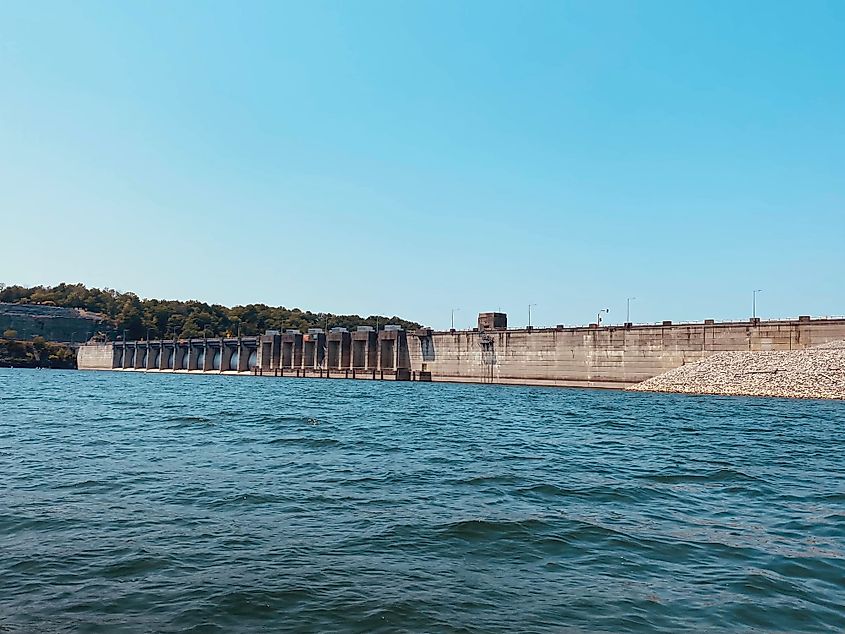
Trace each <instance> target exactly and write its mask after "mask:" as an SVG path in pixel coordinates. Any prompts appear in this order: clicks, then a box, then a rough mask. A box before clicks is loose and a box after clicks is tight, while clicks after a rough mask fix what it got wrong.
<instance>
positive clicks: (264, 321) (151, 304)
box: [0, 284, 419, 339]
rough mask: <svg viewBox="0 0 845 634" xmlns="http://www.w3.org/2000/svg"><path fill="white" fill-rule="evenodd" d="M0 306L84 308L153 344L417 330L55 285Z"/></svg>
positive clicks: (16, 289)
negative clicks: (286, 333)
mask: <svg viewBox="0 0 845 634" xmlns="http://www.w3.org/2000/svg"><path fill="white" fill-rule="evenodd" d="M0 302H11V303H30V304H44V305H48V306H62V307H65V308H82V309H85V310H89V311H92V312H96V313H101V314H103V315H105V316H106V317H107V318H108V326H107V327H106V328H107V329H108V328H109V327H110V328H111V333H110V334H111V335H112V336H114V335H119V336H122V335H123V331H124V330H126V337H127V339H143V338H145V337H147V335H148V334H149V337H150V338H152V339H155V338H161V337H174V336H176V337H181V338H186V337H202V336H207V337H219V336H232V335H237V334H238V331H239V330H240V333H241V334H242V335H255V334H261V333H263V332H264V331H265V330H267V329H285V328H297V329H301V330H304V329H306V328H315V327H320V328H325V327H326V326H328V327H329V328H332V327H334V326H345V327H347V328H353V327H355V326H359V325H368V326H374V327H375V326H378V327H380V328H381V327H383V326H384V325H385V324H386V323H390V324H400V325H402V326H404V327H405V328H409V329H410V328H418V327H419V324H417V323H415V322H412V321H407V320H405V319H400V318H398V317H395V316H394V317H386V316H384V315H370V316H369V317H361V316H359V315H333V314H330V313H313V312H311V311H302V310H300V309H298V308H292V309H288V308H285V307H283V306H278V307H274V306H267V305H265V304H248V305H246V306H234V307H232V308H228V307H226V306H221V305H219V304H206V303H205V302H199V301H178V300H160V299H141V298H139V297H138V296H137V295H135V294H134V293H121V292H118V291H116V290H114V289H110V288H106V289H98V288H88V287H86V286H85V285H84V284H59V285H58V286H52V287H50V286H34V287H31V288H27V287H24V286H7V285H5V284H0Z"/></svg>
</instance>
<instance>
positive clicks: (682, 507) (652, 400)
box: [0, 370, 845, 632]
mask: <svg viewBox="0 0 845 634" xmlns="http://www.w3.org/2000/svg"><path fill="white" fill-rule="evenodd" d="M844 602H845V403H843V402H823V401H790V400H778V399H751V398H725V397H709V396H706V397H704V396H703V397H695V396H680V395H669V394H631V393H624V392H611V391H607V392H605V391H594V390H575V389H571V390H564V389H547V388H531V387H500V386H486V385H447V384H418V383H414V384H409V383H395V382H367V381H361V382H356V381H344V380H319V379H290V378H285V379H272V378H255V377H228V376H226V377H222V376H186V375H166V374H161V375H155V374H140V373H138V374H136V373H108V372H103V373H86V372H72V371H67V372H61V371H34V370H0V632H44V631H74V632H150V631H160V632H176V631H188V632H257V631H268V632H269V631H284V630H295V631H320V632H328V631H358V632H364V631H367V632H370V631H383V632H394V631H443V632H448V631H459V632H492V631H499V632H502V631H521V632H561V631H565V632H569V631H574V632H581V631H583V632H590V631H607V632H618V631H622V630H624V631H649V632H653V631H664V632H678V631H681V630H694V631H726V632H728V631H730V632H735V631H751V630H753V631H785V632H787V631H788V632H797V631H831V632H834V631H842V630H843V629H845V607H844V606H843V603H844Z"/></svg>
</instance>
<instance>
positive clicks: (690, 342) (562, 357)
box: [77, 313, 845, 388]
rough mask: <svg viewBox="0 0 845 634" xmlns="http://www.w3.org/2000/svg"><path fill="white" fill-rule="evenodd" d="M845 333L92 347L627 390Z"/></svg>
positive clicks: (753, 326)
mask: <svg viewBox="0 0 845 634" xmlns="http://www.w3.org/2000/svg"><path fill="white" fill-rule="evenodd" d="M843 339H845V319H828V318H825V319H812V318H810V317H808V316H803V317H799V318H798V319H793V320H772V321H762V320H760V319H750V320H748V321H742V322H739V321H737V322H715V321H713V320H705V321H704V322H701V323H690V324H673V323H672V322H668V321H666V322H663V323H662V324H659V325H639V324H637V325H635V324H630V323H629V324H624V325H622V326H599V325H598V324H591V325H589V326H580V327H564V326H557V327H554V328H531V327H528V328H519V329H509V328H508V327H507V316H506V315H505V314H503V313H481V314H480V315H479V316H478V327H477V328H473V329H472V330H460V331H458V330H448V331H434V330H431V329H428V328H421V329H419V330H415V331H405V330H403V329H402V328H400V327H398V326H389V325H388V326H385V328H384V330H380V331H378V332H376V331H374V330H373V329H372V328H371V327H363V326H362V327H358V328H357V330H355V331H354V332H349V331H348V330H347V329H345V328H333V329H331V330H329V331H328V332H325V331H323V330H322V329H319V328H313V329H310V330H309V331H308V332H307V333H302V332H299V331H291V330H286V331H284V332H280V331H267V332H266V333H265V334H263V335H258V336H248V337H238V338H225V337H224V338H203V339H190V340H187V339H185V340H180V339H175V340H152V341H126V342H122V341H117V342H108V343H87V344H85V345H83V346H80V348H79V353H78V358H77V361H78V367H79V368H80V369H83V370H119V371H136V372H137V371H143V372H184V373H215V374H249V375H259V376H272V377H291V376H292V377H315V378H349V379H370V380H399V381H453V382H471V383H498V384H522V385H550V386H563V387H604V388H626V387H629V386H631V385H635V384H637V383H640V382H642V381H644V380H646V379H650V378H652V377H654V376H657V375H659V374H663V373H664V372H667V371H669V370H673V369H675V368H678V367H680V366H683V365H686V364H688V363H692V362H696V361H700V360H702V359H704V358H706V357H708V356H710V355H712V354H715V353H717V352H745V351H763V350H781V351H783V350H786V351H788V350H802V349H805V348H810V347H813V346H817V345H820V344H824V343H827V342H830V341H836V340H843Z"/></svg>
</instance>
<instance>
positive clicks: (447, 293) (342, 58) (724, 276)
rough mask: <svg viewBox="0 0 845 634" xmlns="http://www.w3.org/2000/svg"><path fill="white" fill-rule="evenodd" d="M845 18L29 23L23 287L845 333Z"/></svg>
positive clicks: (326, 15) (488, 6) (112, 7)
mask: <svg viewBox="0 0 845 634" xmlns="http://www.w3.org/2000/svg"><path fill="white" fill-rule="evenodd" d="M843 33H845V3H843V2H800V3H799V2H792V3H785V2H739V3H738V2H563V1H556V2H548V3H544V2H528V3H526V2H522V3H518V2H506V3H505V2H490V1H484V2H460V3H454V2H445V1H443V2H434V1H431V2H415V3H411V2H394V1H390V2H387V1H385V2H300V3H283V2H268V3H258V2H244V3H232V2H229V3H212V2H182V3H170V2H168V3H164V2H162V3H156V2H144V3H114V2H104V3H92V2H79V3H69V2H58V3H45V2H38V3H28V2H18V3H10V2H6V3H2V4H0V80H2V81H0V221H2V233H3V240H2V243H3V246H2V249H0V281H5V282H7V283H24V284H38V283H44V284H54V283H58V282H60V281H68V282H77V281H81V282H84V283H86V284H88V285H94V286H99V287H103V286H108V287H112V288H117V289H120V290H133V291H135V292H137V293H138V294H140V295H141V296H143V297H163V298H176V299H189V298H195V299H201V300H204V301H209V302H219V303H223V304H228V305H232V304H236V303H249V302H263V303H267V304H272V305H285V306H288V307H294V306H298V307H302V308H308V309H312V310H315V311H320V310H328V311H333V312H342V313H353V312H354V313H363V314H371V313H382V314H384V313H387V314H398V315H402V316H404V317H407V318H411V319H416V320H418V321H421V322H424V323H426V324H429V325H432V326H434V327H447V326H448V325H449V317H450V309H451V308H453V307H459V308H460V309H461V310H460V312H458V313H457V314H456V325H457V326H459V327H467V326H470V325H472V322H474V320H475V315H476V313H477V312H478V311H481V310H496V309H502V310H504V311H506V312H508V313H509V315H510V321H511V324H512V325H523V324H524V323H525V322H526V320H527V306H528V304H530V303H536V304H537V306H536V307H534V309H533V321H534V323H535V324H556V323H566V324H578V323H587V322H589V321H592V320H594V319H595V315H596V312H597V310H598V309H600V308H610V314H609V321H610V322H622V321H624V317H625V299H626V297H630V296H635V297H637V300H636V301H634V302H632V318H633V320H634V321H642V322H649V321H657V320H662V319H672V320H676V321H681V320H700V319H704V318H716V319H723V318H724V319H730V318H746V317H748V316H749V315H750V312H751V291H752V290H753V289H755V288H759V289H763V292H762V293H761V294H760V295H759V301H758V306H759V308H758V313H759V314H760V315H762V316H763V317H778V316H793V315H797V314H805V313H806V314H813V315H829V314H843V313H845V283H843V271H845V267H843V265H845V250H843V239H845V36H843Z"/></svg>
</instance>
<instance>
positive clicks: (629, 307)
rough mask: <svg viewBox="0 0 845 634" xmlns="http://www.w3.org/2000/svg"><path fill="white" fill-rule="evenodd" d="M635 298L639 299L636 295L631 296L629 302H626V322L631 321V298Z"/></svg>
mask: <svg viewBox="0 0 845 634" xmlns="http://www.w3.org/2000/svg"><path fill="white" fill-rule="evenodd" d="M633 299H637V298H636V297H629V298H628V300H627V302H626V303H627V309H626V312H625V323H626V324H630V323H631V300H633Z"/></svg>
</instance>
